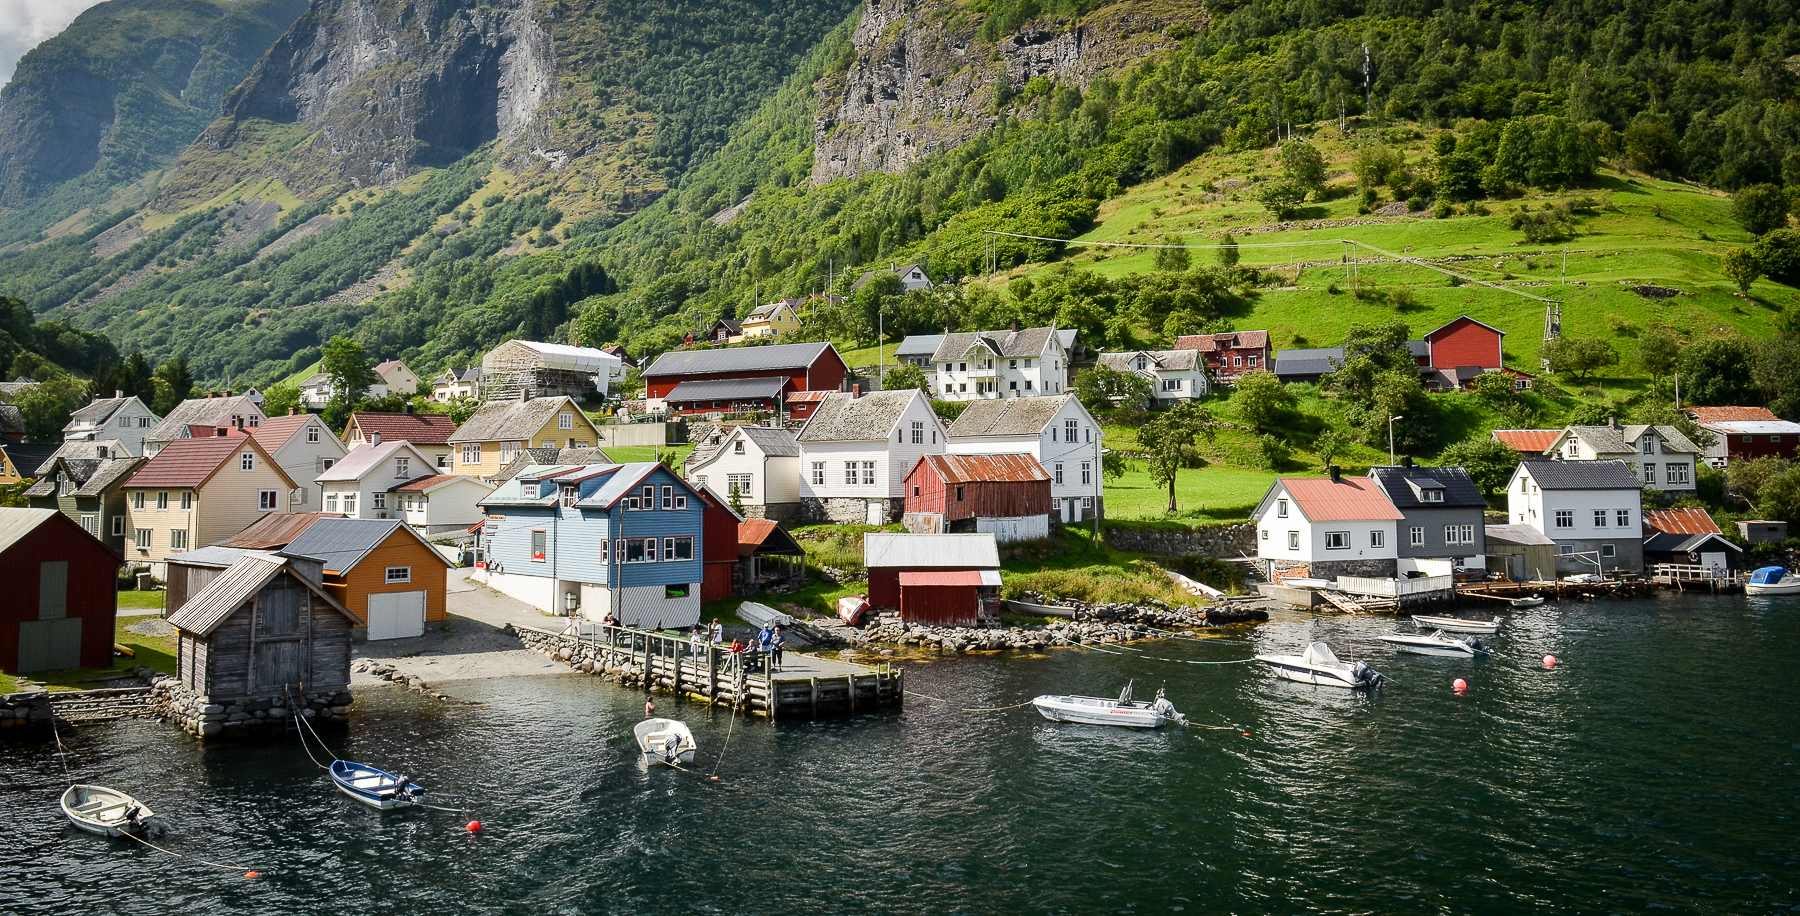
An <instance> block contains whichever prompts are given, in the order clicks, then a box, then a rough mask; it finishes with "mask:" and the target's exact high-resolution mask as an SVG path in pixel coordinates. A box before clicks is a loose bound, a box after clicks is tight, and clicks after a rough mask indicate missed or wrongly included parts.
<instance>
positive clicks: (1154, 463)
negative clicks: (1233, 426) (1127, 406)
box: [1138, 403, 1217, 514]
mask: <svg viewBox="0 0 1800 916" xmlns="http://www.w3.org/2000/svg"><path fill="white" fill-rule="evenodd" d="M1216 427H1217V423H1216V422H1215V421H1214V420H1213V416H1212V414H1211V413H1210V412H1209V411H1207V410H1206V409H1205V408H1203V407H1201V406H1200V405H1198V404H1193V403H1188V404H1182V405H1180V406H1177V407H1174V408H1171V409H1170V410H1168V411H1166V412H1164V413H1162V414H1159V415H1157V416H1156V417H1154V418H1152V419H1151V420H1150V421H1149V422H1147V423H1145V424H1144V425H1142V426H1140V427H1138V445H1139V446H1140V447H1142V448H1143V449H1144V451H1146V452H1148V453H1149V456H1148V458H1147V459H1146V461H1145V463H1146V465H1147V466H1148V469H1149V471H1150V479H1151V480H1153V481H1155V482H1156V483H1157V484H1158V485H1159V486H1166V487H1168V488H1169V512H1170V513H1171V514H1172V513H1174V512H1175V478H1176V477H1177V476H1178V475H1179V474H1180V472H1181V469H1182V468H1187V467H1193V466H1195V465H1197V464H1198V463H1199V461H1200V450H1199V448H1198V447H1197V446H1196V442H1197V441H1198V440H1200V439H1202V438H1204V439H1205V440H1206V441H1208V442H1211V441H1212V437H1213V432H1214V430H1215V429H1216Z"/></svg>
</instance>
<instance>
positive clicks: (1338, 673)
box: [1256, 642, 1386, 690]
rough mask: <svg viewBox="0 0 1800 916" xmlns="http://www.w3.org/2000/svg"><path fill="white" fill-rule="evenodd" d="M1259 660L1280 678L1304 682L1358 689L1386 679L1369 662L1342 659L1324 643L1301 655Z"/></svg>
mask: <svg viewBox="0 0 1800 916" xmlns="http://www.w3.org/2000/svg"><path fill="white" fill-rule="evenodd" d="M1256 660H1257V661H1260V662H1264V663H1266V664H1268V666H1269V667H1270V668H1272V669H1274V671H1275V674H1276V675H1277V676H1278V677H1281V678H1284V679H1286V680H1290V681H1298V682H1299V683H1302V684H1318V685H1320V686H1324V687H1348V688H1351V689H1353V690H1355V689H1362V688H1372V687H1380V686H1381V684H1382V682H1383V681H1385V680H1386V678H1383V677H1382V676H1381V672H1379V671H1376V670H1375V669H1374V668H1371V667H1369V664H1368V662H1356V663H1355V664H1350V663H1347V662H1342V661H1339V660H1338V657H1337V654H1336V653H1334V652H1332V651H1331V647H1330V646H1328V645H1326V644H1324V643H1322V642H1316V643H1313V644H1312V645H1310V646H1307V647H1306V651H1305V652H1304V653H1302V654H1300V655H1258V656H1257V657H1256Z"/></svg>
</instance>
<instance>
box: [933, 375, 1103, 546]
mask: <svg viewBox="0 0 1800 916" xmlns="http://www.w3.org/2000/svg"><path fill="white" fill-rule="evenodd" d="M949 432H950V445H949V448H948V449H947V451H948V452H949V454H952V455H1007V454H1026V455H1030V456H1031V457H1033V458H1036V459H1037V460H1038V463H1039V464H1041V465H1043V466H1044V470H1045V471H1047V472H1049V474H1050V495H1051V498H1053V499H1054V500H1055V501H1056V515H1057V518H1059V519H1060V520H1062V521H1063V522H1065V523H1075V522H1085V521H1092V520H1093V519H1095V518H1105V517H1106V490H1105V487H1104V485H1103V484H1102V482H1101V476H1100V460H1101V459H1100V456H1101V454H1102V452H1103V448H1102V443H1101V441H1100V438H1101V430H1100V423H1099V421H1097V420H1095V419H1094V415H1093V414H1091V413H1088V410H1087V408H1086V407H1083V406H1081V402H1080V401H1078V400H1076V399H1075V396H1074V395H1072V394H1064V395H1055V396H1052V397H1047V398H1016V399H1013V400H1006V401H976V402H974V403H971V404H970V405H969V406H968V407H967V408H965V409H964V410H963V412H962V414H961V415H959V416H958V417H957V418H956V422H954V423H951V424H950V430H949Z"/></svg>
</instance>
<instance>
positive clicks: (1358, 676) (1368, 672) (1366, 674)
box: [1350, 662, 1385, 687]
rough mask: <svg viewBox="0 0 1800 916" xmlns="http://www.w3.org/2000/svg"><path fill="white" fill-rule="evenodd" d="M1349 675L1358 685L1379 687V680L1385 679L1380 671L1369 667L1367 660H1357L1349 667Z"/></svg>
mask: <svg viewBox="0 0 1800 916" xmlns="http://www.w3.org/2000/svg"><path fill="white" fill-rule="evenodd" d="M1350 677H1351V678H1352V679H1353V680H1355V681H1356V685H1357V686H1358V687H1380V686H1381V682H1382V681H1383V680H1385V678H1383V677H1382V676H1381V672H1379V671H1376V670H1375V669H1374V668H1371V667H1369V663H1368V662H1357V663H1356V666H1355V667H1353V668H1351V669H1350Z"/></svg>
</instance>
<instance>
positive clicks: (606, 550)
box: [600, 541, 612, 563]
mask: <svg viewBox="0 0 1800 916" xmlns="http://www.w3.org/2000/svg"><path fill="white" fill-rule="evenodd" d="M600 562H602V563H611V562H612V541H601V542H600Z"/></svg>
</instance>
